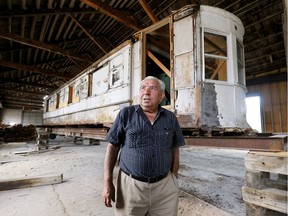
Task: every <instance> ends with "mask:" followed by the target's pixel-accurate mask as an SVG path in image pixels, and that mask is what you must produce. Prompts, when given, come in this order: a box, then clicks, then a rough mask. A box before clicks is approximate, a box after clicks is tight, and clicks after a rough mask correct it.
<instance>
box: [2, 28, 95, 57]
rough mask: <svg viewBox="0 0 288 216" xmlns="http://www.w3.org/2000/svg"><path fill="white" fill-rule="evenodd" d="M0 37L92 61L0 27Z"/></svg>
mask: <svg viewBox="0 0 288 216" xmlns="http://www.w3.org/2000/svg"><path fill="white" fill-rule="evenodd" d="M0 38H4V39H7V40H11V41H15V42H18V43H21V44H25V45H28V46H31V47H34V48H37V49H43V50H46V51H49V52H54V53H57V54H60V55H64V56H67V57H70V58H73V59H76V60H80V61H84V62H87V63H92V62H93V60H92V59H89V58H85V57H83V56H80V55H76V54H72V53H71V52H70V51H67V50H64V49H62V48H61V47H59V46H57V45H51V44H46V43H43V42H39V41H36V40H32V39H28V38H24V37H21V36H19V35H16V34H12V33H8V32H5V31H3V30H2V29H0Z"/></svg>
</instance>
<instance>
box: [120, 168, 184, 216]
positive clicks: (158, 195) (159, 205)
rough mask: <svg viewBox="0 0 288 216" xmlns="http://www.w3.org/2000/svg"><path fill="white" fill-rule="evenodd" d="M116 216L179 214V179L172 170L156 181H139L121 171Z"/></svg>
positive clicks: (165, 215)
mask: <svg viewBox="0 0 288 216" xmlns="http://www.w3.org/2000/svg"><path fill="white" fill-rule="evenodd" d="M116 190H117V191H116V208H115V215H116V216H128V215H134V216H177V211H178V198H179V189H178V180H177V178H176V177H175V175H173V174H172V173H171V172H169V174H168V176H167V177H166V178H164V179H162V180H160V181H158V182H155V183H145V182H141V181H137V180H135V179H133V178H131V177H130V176H128V175H126V174H125V173H123V172H122V171H121V170H120V171H119V174H118V178H117V189H116Z"/></svg>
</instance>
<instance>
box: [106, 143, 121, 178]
mask: <svg viewBox="0 0 288 216" xmlns="http://www.w3.org/2000/svg"><path fill="white" fill-rule="evenodd" d="M118 152H119V146H116V145H113V144H111V143H109V144H108V146H107V149H106V154H105V159H104V182H106V183H108V182H109V183H111V182H112V180H113V169H114V166H115V164H116V161H117V156H118Z"/></svg>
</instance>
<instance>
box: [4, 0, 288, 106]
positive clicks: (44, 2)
mask: <svg viewBox="0 0 288 216" xmlns="http://www.w3.org/2000/svg"><path fill="white" fill-rule="evenodd" d="M194 2H195V0H190V1H189V0H153V1H152V0H102V1H101V0H17V1H16V0H12V1H9V0H7V1H0V102H1V105H0V108H1V106H2V107H3V108H16V109H32V110H39V109H42V106H43V97H44V96H45V95H48V94H50V93H52V92H53V91H55V90H56V89H57V88H58V87H60V86H61V85H62V84H64V83H65V82H66V81H68V80H69V79H70V78H72V77H74V76H75V75H77V74H79V73H80V72H81V71H82V70H83V69H85V68H87V67H88V66H89V65H90V64H91V63H92V62H95V61H96V60H98V59H99V58H101V57H102V56H103V55H105V54H106V53H108V52H109V51H110V50H112V49H113V48H115V47H117V46H118V45H119V44H121V43H122V42H123V41H125V40H127V39H129V38H131V35H132V34H133V33H135V32H136V31H138V30H140V29H143V28H145V27H147V26H149V25H151V24H153V23H155V22H157V21H159V20H161V19H163V18H164V17H167V16H169V14H171V12H172V11H174V10H177V9H180V8H181V7H183V6H184V5H187V4H191V3H194ZM198 2H200V4H204V5H211V6H215V7H219V8H223V9H225V10H227V11H229V12H232V13H234V14H235V15H236V16H238V17H239V18H240V19H241V20H242V22H243V24H244V27H245V36H244V47H245V68H246V82H247V85H257V84H261V83H265V82H274V81H280V80H287V65H286V52H285V45H284V37H285V36H284V30H283V26H284V24H285V25H286V26H287V21H286V23H284V20H285V19H287V17H285V15H284V8H285V6H284V0H202V1H198ZM215 25H217V24H216V23H215ZM286 34H287V33H286Z"/></svg>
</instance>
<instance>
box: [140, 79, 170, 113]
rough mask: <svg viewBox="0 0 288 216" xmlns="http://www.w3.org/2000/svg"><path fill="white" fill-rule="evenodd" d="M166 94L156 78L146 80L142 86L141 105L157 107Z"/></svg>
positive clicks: (143, 106)
mask: <svg viewBox="0 0 288 216" xmlns="http://www.w3.org/2000/svg"><path fill="white" fill-rule="evenodd" d="M164 96H165V94H164V92H163V91H162V90H161V88H160V85H159V83H158V82H157V81H156V80H153V79H151V80H146V81H144V82H143V83H142V85H141V86H140V93H139V97H140V105H141V107H142V108H152V109H154V108H157V107H158V105H159V104H160V102H161V101H162V99H163V98H164Z"/></svg>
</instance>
